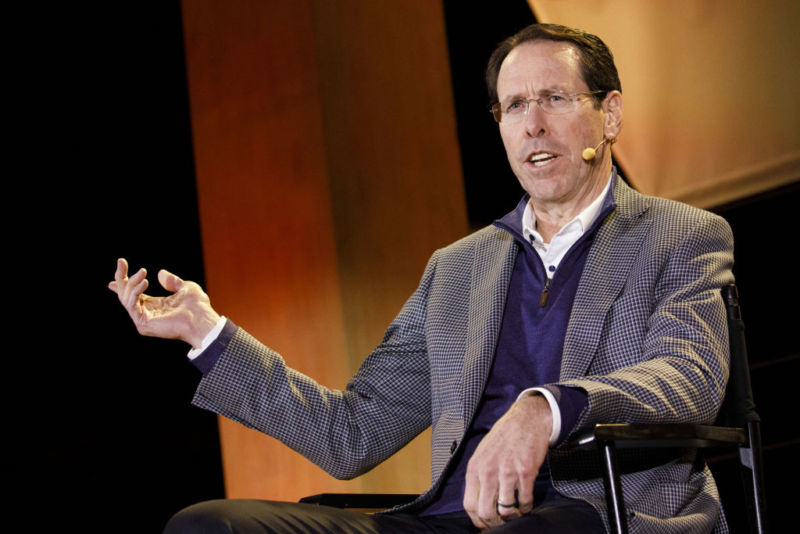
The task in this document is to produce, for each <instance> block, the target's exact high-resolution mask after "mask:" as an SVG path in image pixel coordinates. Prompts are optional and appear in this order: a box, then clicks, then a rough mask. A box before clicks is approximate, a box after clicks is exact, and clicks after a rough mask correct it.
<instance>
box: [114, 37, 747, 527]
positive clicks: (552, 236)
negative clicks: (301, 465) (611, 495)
mask: <svg viewBox="0 0 800 534" xmlns="http://www.w3.org/2000/svg"><path fill="white" fill-rule="evenodd" d="M487 82H488V85H489V92H490V96H491V97H492V99H493V100H494V101H495V102H496V104H495V105H494V106H493V108H492V110H493V113H494V116H495V119H496V120H497V121H498V123H499V129H500V135H501V137H502V139H503V143H504V145H505V148H506V152H507V155H508V159H509V163H510V165H511V168H512V169H513V171H514V173H515V175H516V176H517V178H518V179H519V181H520V184H521V185H522V187H523V189H524V190H525V191H526V193H527V195H526V196H525V197H524V198H523V200H522V201H521V202H520V204H519V205H518V206H517V208H516V209H515V210H514V211H512V212H511V213H509V214H508V215H507V216H506V217H504V218H503V219H501V220H499V221H497V222H496V223H495V224H494V225H492V226H490V227H487V228H485V229H483V230H481V231H479V232H476V233H475V234H473V235H471V236H468V237H466V238H464V239H462V240H460V241H458V242H456V243H454V244H452V245H450V246H449V247H446V248H444V249H441V250H439V251H437V252H436V253H435V254H434V255H433V257H432V258H431V260H430V262H429V264H428V266H427V268H426V270H425V273H424V274H423V277H422V281H421V282H420V286H419V288H418V289H417V290H416V292H415V293H414V294H413V295H412V296H411V297H410V299H409V300H408V302H407V303H406V304H405V306H404V307H403V309H402V310H401V311H400V314H399V315H398V316H397V318H396V319H395V320H394V321H393V323H392V324H391V325H390V327H389V329H388V330H387V332H386V335H385V337H384V339H383V342H382V343H381V344H380V345H379V346H378V347H377V348H376V349H375V350H374V351H373V353H372V354H370V355H369V356H368V357H367V359H366V360H365V361H364V363H363V364H362V366H361V368H360V369H359V371H358V372H357V373H356V375H355V376H354V377H353V379H352V380H351V381H350V383H349V384H348V387H347V389H346V390H345V391H333V390H328V389H326V388H324V387H322V386H320V385H318V384H316V383H315V382H313V381H312V380H311V379H309V378H308V377H305V376H303V375H300V374H299V373H297V372H295V371H293V370H292V369H290V368H289V367H287V366H286V364H285V362H284V361H283V359H282V358H281V357H280V356H279V355H278V354H276V353H275V352H273V351H271V350H270V349H268V348H267V347H265V346H264V345H262V344H260V343H259V342H258V341H256V340H255V339H253V338H252V337H250V336H249V335H247V334H246V333H245V332H244V331H242V330H241V329H239V328H238V327H236V326H235V325H233V323H231V322H230V321H228V320H226V319H220V317H219V315H218V314H217V313H216V312H215V311H214V310H213V308H211V306H210V303H209V299H208V297H207V296H206V295H205V293H203V292H202V290H201V289H200V288H199V287H198V286H197V285H196V284H193V283H191V282H184V281H182V280H180V279H179V278H178V277H176V276H174V275H172V274H170V273H167V272H165V271H161V272H160V273H159V281H160V282H161V284H162V285H163V286H164V287H165V288H167V289H168V290H170V291H173V292H174V294H173V295H171V296H169V297H166V298H152V297H148V296H146V295H144V294H143V292H144V290H145V289H146V287H147V280H146V278H145V272H144V271H143V270H140V271H138V272H137V273H136V274H134V275H133V276H131V277H130V278H128V277H127V264H126V263H125V261H124V260H120V261H119V263H118V267H117V272H116V274H115V281H114V282H111V284H110V288H111V289H112V290H114V291H115V292H117V294H118V295H119V298H120V300H121V302H122V303H123V305H124V306H125V307H126V309H127V310H128V312H129V314H130V315H131V317H132V318H133V320H134V322H135V324H136V326H137V328H138V330H139V332H140V333H142V334H145V335H155V336H159V337H171V338H180V339H183V340H185V341H187V342H189V343H190V344H191V345H192V347H193V351H192V352H191V353H190V356H191V357H193V358H194V360H193V361H194V363H195V365H197V366H198V367H199V368H200V369H201V370H202V371H203V373H204V378H203V379H202V381H201V382H200V385H199V387H198V390H197V393H196V395H195V398H194V403H195V404H196V405H198V406H200V407H203V408H206V409H209V410H212V411H215V412H217V413H220V414H222V415H225V416H226V417H229V418H231V419H233V420H235V421H238V422H240V423H242V424H244V425H247V426H249V427H252V428H256V429H259V430H261V431H263V432H266V433H268V434H270V435H272V436H274V437H276V438H278V439H280V440H282V441H283V442H284V443H286V444H288V445H289V446H290V447H292V448H294V449H295V450H297V451H299V452H301V453H302V454H304V455H305V456H307V457H308V458H310V459H311V460H312V461H314V462H316V463H317V464H318V465H320V466H321V467H323V468H324V469H326V470H327V471H328V472H330V473H331V474H333V475H334V476H337V477H341V478H350V477H354V476H357V475H359V474H361V473H363V472H365V471H367V470H368V469H370V468H372V467H373V466H374V465H376V464H377V463H379V462H381V461H383V460H384V459H386V458H387V457H389V456H390V455H391V454H393V453H394V452H395V451H397V450H398V449H399V448H401V447H402V446H403V445H404V444H405V443H407V442H408V441H410V440H411V439H412V438H413V437H414V436H415V435H417V434H418V433H419V432H421V431H422V430H424V429H425V428H426V427H428V426H429V425H432V426H433V438H432V447H431V454H432V458H431V462H432V479H433V485H432V487H431V489H430V490H428V491H427V492H426V493H424V494H423V495H422V496H420V497H419V498H418V499H417V500H415V501H414V502H413V503H410V504H409V505H406V506H405V507H401V508H399V509H398V510H395V511H393V512H392V513H390V514H384V515H380V516H365V515H358V514H348V513H346V512H340V511H331V510H325V509H323V508H320V509H308V508H304V507H303V506H302V505H291V504H284V505H278V504H275V503H264V502H258V501H215V502H212V503H205V504H201V505H199V506H196V507H190V508H189V509H187V510H185V511H183V512H181V513H179V514H177V515H176V517H175V518H173V520H172V521H171V523H170V525H168V530H169V531H170V532H181V531H189V529H190V528H193V527H196V526H198V525H202V527H200V528H202V529H211V528H212V525H213V526H214V528H220V530H213V531H214V532H217V531H219V532H228V531H239V530H238V529H253V530H254V531H262V532H284V531H286V532H292V531H315V532H316V531H317V530H311V527H310V525H320V524H323V525H327V527H321V530H319V531H321V532H328V531H331V530H336V531H337V532H340V531H344V532H351V531H352V532H416V531H424V530H426V529H427V530H428V531H431V532H450V531H453V532H474V531H476V530H478V529H487V528H493V529H496V531H498V532H528V531H530V532H603V531H604V530H605V527H604V524H607V518H606V510H605V501H604V497H603V489H602V482H601V481H600V480H599V479H598V476H599V468H598V466H596V465H594V462H591V461H587V458H585V457H583V456H579V455H576V454H573V453H570V452H567V451H564V450H562V449H563V447H561V445H563V444H564V443H565V441H567V439H568V437H569V436H571V435H574V434H575V433H577V432H579V431H580V430H582V429H586V428H589V427H591V426H592V425H593V424H595V423H597V422H677V421H681V422H690V421H691V422H695V421H697V422H700V421H703V422H707V421H711V420H713V419H714V416H715V414H716V411H717V409H718V407H719V405H720V402H721V400H722V395H723V393H724V389H725V381H726V379H727V365H728V360H727V352H728V346H727V332H726V326H725V318H724V310H723V304H722V301H721V299H720V297H719V289H720V287H722V286H723V285H724V284H727V283H729V282H731V281H732V275H731V266H732V261H733V260H732V247H733V245H732V237H731V233H730V229H729V228H728V226H727V224H726V223H725V222H724V221H723V220H722V219H720V218H718V217H716V216H713V215H711V214H709V213H706V212H702V211H700V210H696V209H693V208H690V207H688V206H685V205H681V204H678V203H675V202H670V201H666V200H663V199H655V198H649V197H644V196H641V195H639V194H638V193H636V192H634V191H633V190H631V189H630V188H628V187H627V186H626V185H625V184H624V183H623V182H622V181H621V180H619V179H618V178H617V177H616V173H615V171H614V169H613V168H612V164H611V154H610V150H609V146H610V145H611V144H612V143H613V142H614V141H615V140H616V139H617V137H618V135H619V133H620V129H621V125H622V94H621V86H620V83H619V78H618V76H617V72H616V67H615V66H614V62H613V58H612V56H611V53H610V51H608V49H607V48H606V46H605V45H604V44H603V43H602V41H600V39H598V38H597V37H595V36H592V35H590V34H586V33H584V32H581V31H579V30H573V29H570V28H565V27H562V26H557V25H532V26H530V27H528V28H525V29H524V30H522V31H521V32H519V33H518V34H516V35H515V36H513V37H511V38H509V39H507V40H506V41H504V42H503V43H501V44H500V45H499V46H498V48H497V50H496V51H495V52H494V54H493V55H492V58H491V59H490V62H489V67H488V69H487ZM622 464H623V471H624V472H625V473H626V474H625V475H623V484H624V485H625V489H626V497H627V507H628V510H629V511H630V512H631V513H632V515H631V517H630V518H629V526H630V529H631V531H632V532H653V531H658V532H681V533H684V532H710V531H712V529H713V530H715V531H716V532H725V531H726V525H725V521H724V517H723V516H722V514H721V509H720V503H719V499H718V496H717V492H716V487H715V485H714V481H713V478H712V477H711V474H710V472H709V471H708V469H707V468H706V467H705V466H703V465H697V462H695V458H694V455H693V454H687V453H683V454H682V455H678V456H671V457H665V458H662V457H659V458H651V457H639V456H636V455H631V456H625V457H623V459H622ZM221 525H233V526H231V527H230V528H231V530H226V528H227V527H222V526H221ZM279 525H288V527H285V528H286V529H287V530H280V526H279ZM345 525H346V528H345ZM328 527H329V528H330V529H331V530H325V528H328ZM348 528H349V529H352V530H347V529H348ZM339 529H344V530H339ZM197 531H198V532H200V531H203V532H205V531H212V530H197ZM243 531H244V530H243Z"/></svg>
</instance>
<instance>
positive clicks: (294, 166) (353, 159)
mask: <svg viewBox="0 0 800 534" xmlns="http://www.w3.org/2000/svg"><path fill="white" fill-rule="evenodd" d="M182 8H183V19H184V32H185V42H186V57H187V68H188V82H189V91H190V102H191V116H192V132H193V142H194V151H195V161H196V168H197V189H198V198H199V205H200V220H201V232H202V240H203V255H204V262H205V272H206V281H207V289H208V292H209V294H210V295H211V298H212V303H213V304H214V306H215V308H216V309H217V310H219V312H220V313H223V314H225V315H227V316H228V317H230V318H231V319H232V320H233V321H234V322H236V323H237V324H238V325H240V326H242V327H244V328H245V329H246V330H248V331H249V332H250V333H252V334H253V335H255V336H256V337H257V338H258V339H260V340H263V341H264V342H265V343H266V344H268V345H269V346H271V347H272V348H274V349H276V350H277V351H279V352H281V353H282V354H283V355H284V356H285V357H286V359H287V360H288V362H289V364H290V365H292V366H293V367H295V368H297V369H298V370H300V371H302V372H304V373H306V374H308V375H310V376H312V377H313V378H315V379H317V380H318V381H319V382H321V383H323V384H325V385H327V386H329V387H333V388H343V387H344V386H345V383H346V381H347V379H348V378H349V377H350V376H351V375H352V373H353V372H354V371H355V370H356V368H357V367H358V365H359V364H360V362H361V361H362V359H363V358H364V356H365V355H366V354H367V353H368V352H369V351H370V350H371V349H372V348H373V347H374V346H375V345H376V344H377V343H378V342H379V341H380V339H381V336H382V334H383V330H384V328H385V327H386V326H387V325H388V324H389V322H390V321H391V319H392V318H393V317H394V315H395V314H396V312H397V311H398V310H399V309H400V307H401V306H402V304H403V302H404V301H405V299H406V298H407V297H408V296H409V295H410V294H411V292H412V291H413V290H414V288H415V287H416V285H417V283H418V281H419V277H420V276H421V274H422V271H423V269H424V267H425V263H426V260H427V258H428V257H429V255H430V254H431V252H432V251H433V250H434V249H436V248H437V247H440V246H443V245H446V244H448V243H449V242H452V241H453V240H455V239H457V238H459V237H461V236H463V235H465V234H466V232H467V220H466V210H465V202H464V193H463V186H462V179H461V167H460V159H459V154H458V147H457V141H456V133H455V119H454V116H453V105H452V96H451V87H450V75H449V68H448V61H447V50H446V40H445V31H444V30H445V28H444V21H443V13H442V6H441V4H440V2H437V1H431V0H415V1H403V2H364V1H358V0H356V1H337V2H330V1H328V0H296V1H292V2H286V1H285V0H270V1H265V0H237V1H236V2H219V1H216V0H191V1H185V2H183V4H182ZM219 422H220V432H221V444H222V453H223V467H224V471H225V484H226V492H227V495H228V496H229V497H255V498H273V499H289V500H291V499H296V498H298V497H301V496H303V495H308V494H312V493H318V492H323V491H345V490H346V491H354V492H361V491H384V492H420V491H423V490H424V489H426V488H427V487H428V486H429V483H430V480H429V479H430V472H429V465H428V458H429V457H430V452H429V440H430V438H429V435H428V434H425V435H423V437H422V438H421V439H417V440H416V441H415V442H412V444H411V445H410V446H409V447H407V448H406V449H405V450H404V451H403V452H401V453H400V454H398V455H397V456H396V457H395V458H393V459H392V460H390V461H389V462H388V463H386V464H384V465H382V466H381V467H379V468H378V469H377V470H376V471H375V472H373V473H371V474H370V475H367V476H366V477H362V478H360V479H357V480H356V481H353V482H349V483H345V482H337V481H335V480H333V479H332V478H331V477H329V476H328V475H327V474H325V473H324V472H323V471H322V470H320V469H319V468H317V467H316V466H314V465H312V464H310V463H309V462H308V461H306V460H305V459H303V458H301V457H300V456H299V455H297V454H296V453H294V452H292V451H290V450H289V449H288V448H286V447H285V446H283V445H282V444H280V443H278V442H276V441H275V440H273V439H271V438H268V437H266V436H263V435H260V434H257V433H256V432H253V431H250V430H247V429H245V428H244V427H242V426H240V425H238V424H236V423H232V422H230V421H228V420H226V419H220V421H219Z"/></svg>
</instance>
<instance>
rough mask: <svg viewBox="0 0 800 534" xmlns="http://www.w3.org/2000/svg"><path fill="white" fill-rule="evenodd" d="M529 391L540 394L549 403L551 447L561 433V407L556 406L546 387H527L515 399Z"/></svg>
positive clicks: (556, 403)
mask: <svg viewBox="0 0 800 534" xmlns="http://www.w3.org/2000/svg"><path fill="white" fill-rule="evenodd" d="M530 393H539V394H541V395H542V396H543V397H544V398H545V400H547V404H549V405H550V412H551V413H552V415H553V430H551V431H550V446H551V447H552V446H553V445H555V444H556V442H557V441H558V436H559V435H561V409H560V408H559V407H558V402H557V401H556V398H555V396H554V395H553V393H552V392H551V391H550V390H548V389H547V388H528V389H526V390H524V391H523V392H522V393H520V394H519V396H518V397H517V400H519V399H521V398H522V397H525V396H527V395H528V394H530Z"/></svg>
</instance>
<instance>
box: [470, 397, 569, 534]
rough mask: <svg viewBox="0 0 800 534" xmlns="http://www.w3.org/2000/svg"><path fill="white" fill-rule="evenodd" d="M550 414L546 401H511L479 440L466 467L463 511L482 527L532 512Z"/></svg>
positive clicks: (548, 432)
mask: <svg viewBox="0 0 800 534" xmlns="http://www.w3.org/2000/svg"><path fill="white" fill-rule="evenodd" d="M552 426H553V419H552V413H551V412H550V406H548V404H547V400H546V399H545V398H544V397H542V396H541V395H531V396H527V397H523V398H521V399H519V400H518V401H516V402H515V403H514V404H512V405H511V407H510V408H509V409H508V411H507V412H506V413H505V414H504V415H503V416H502V417H501V418H500V419H498V420H497V422H496V423H495V424H494V426H493V427H492V429H491V430H490V431H489V433H488V434H486V436H485V437H484V438H483V440H481V442H480V443H479V444H478V447H477V448H476V449H475V453H474V454H473V455H472V458H470V460H469V463H468V464H467V475H466V483H467V484H466V490H465V492H464V510H466V512H467V513H468V514H469V516H470V519H472V523H473V524H474V525H475V526H476V527H478V528H480V529H486V528H490V527H494V526H497V525H501V524H502V523H504V522H505V521H511V520H512V519H516V518H517V517H520V516H521V515H524V514H527V513H529V512H530V511H531V510H532V509H533V483H534V481H535V480H536V476H537V475H538V474H539V468H540V467H541V466H542V463H543V462H544V459H545V456H546V455H547V449H548V446H549V441H550V432H551V430H552Z"/></svg>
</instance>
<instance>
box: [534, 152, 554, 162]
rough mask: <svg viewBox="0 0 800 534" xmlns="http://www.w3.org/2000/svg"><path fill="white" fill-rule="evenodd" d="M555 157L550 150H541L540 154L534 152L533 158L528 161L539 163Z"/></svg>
mask: <svg viewBox="0 0 800 534" xmlns="http://www.w3.org/2000/svg"><path fill="white" fill-rule="evenodd" d="M554 157H555V156H554V155H553V154H550V153H548V152H540V153H538V154H534V155H533V156H531V159H530V160H528V161H530V162H531V163H539V162H543V161H545V160H549V159H550V158H554Z"/></svg>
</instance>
